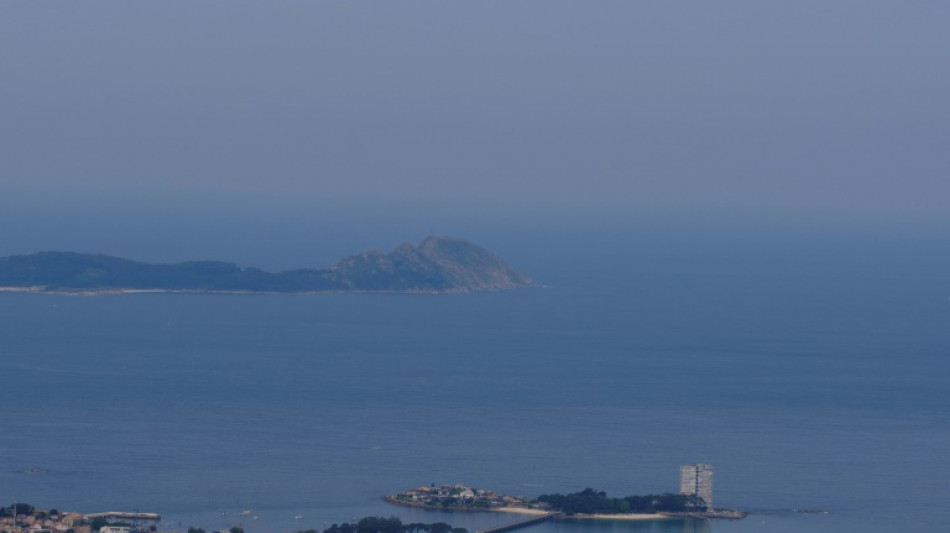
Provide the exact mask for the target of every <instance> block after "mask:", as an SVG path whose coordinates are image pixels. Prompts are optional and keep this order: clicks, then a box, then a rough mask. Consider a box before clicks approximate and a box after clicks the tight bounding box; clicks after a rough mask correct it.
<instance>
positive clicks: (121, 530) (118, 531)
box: [99, 526, 129, 533]
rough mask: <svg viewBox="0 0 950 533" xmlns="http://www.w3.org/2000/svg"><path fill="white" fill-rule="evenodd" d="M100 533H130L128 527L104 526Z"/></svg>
mask: <svg viewBox="0 0 950 533" xmlns="http://www.w3.org/2000/svg"><path fill="white" fill-rule="evenodd" d="M99 533H129V528H128V527H126V526H102V527H100V528H99Z"/></svg>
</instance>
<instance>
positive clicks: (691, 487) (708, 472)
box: [680, 463, 713, 510]
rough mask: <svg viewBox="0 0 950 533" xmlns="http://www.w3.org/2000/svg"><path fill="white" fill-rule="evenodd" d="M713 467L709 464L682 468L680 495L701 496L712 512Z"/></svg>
mask: <svg viewBox="0 0 950 533" xmlns="http://www.w3.org/2000/svg"><path fill="white" fill-rule="evenodd" d="M712 489H713V467H712V465H707V464H702V463H698V464H694V465H683V466H681V467H680V494H685V495H688V496H699V497H700V498H702V499H703V501H705V502H706V507H708V508H709V509H710V510H711V509H712V506H713V499H712Z"/></svg>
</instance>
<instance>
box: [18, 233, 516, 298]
mask: <svg viewBox="0 0 950 533" xmlns="http://www.w3.org/2000/svg"><path fill="white" fill-rule="evenodd" d="M533 285H534V282H533V281H532V280H531V279H530V278H528V277H525V276H523V275H521V274H519V273H518V272H517V271H515V269H513V268H512V267H511V266H510V265H508V263H506V262H505V261H504V260H502V259H501V258H500V257H498V256H497V255H495V254H493V253H492V252H490V251H488V250H486V249H484V248H482V247H480V246H476V245H475V244H472V243H470V242H468V241H466V240H463V239H456V238H450V237H429V238H427V239H425V240H424V241H422V243H420V244H419V245H418V246H413V245H412V244H409V243H406V244H402V245H400V246H398V247H397V248H396V249H395V250H393V251H392V252H389V253H388V254H385V253H382V252H378V251H375V250H371V251H367V252H363V253H360V254H357V255H352V256H349V257H346V258H344V259H342V260H340V261H339V262H338V263H337V264H335V265H333V266H332V267H330V268H324V269H299V270H287V271H283V272H276V273H275V272H265V271H263V270H260V269H257V268H240V267H238V266H237V265H235V264H233V263H225V262H219V261H193V262H186V263H177V264H150V263H142V262H138V261H132V260H129V259H122V258H119V257H112V256H108V255H103V254H84V253H75V252H39V253H32V254H27V255H14V256H9V257H4V258H0V287H4V288H6V290H18V291H34V292H120V291H183V292H284V293H298V292H405V293H412V292H423V293H426V292H428V293H435V292H468V291H491V290H504V289H514V288H518V287H529V286H533Z"/></svg>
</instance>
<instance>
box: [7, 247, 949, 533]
mask: <svg viewBox="0 0 950 533" xmlns="http://www.w3.org/2000/svg"><path fill="white" fill-rule="evenodd" d="M503 244H504V245H503V246H502V248H504V249H506V250H509V251H512V252H514V253H513V255H514V257H515V258H516V259H518V260H519V261H515V266H516V267H518V268H519V269H521V270H522V271H524V272H525V273H527V274H528V275H530V276H532V277H534V278H535V279H537V280H538V281H539V282H541V284H543V287H540V288H534V289H524V290H514V291H503V292H487V293H466V294H440V295H426V294H311V295H228V294H218V295H211V294H126V295H101V296H93V297H82V296H68V295H35V294H16V293H2V294H0V500H2V501H0V504H5V505H9V504H10V503H12V502H14V501H19V502H27V503H30V504H32V505H35V506H37V507H40V508H51V507H55V508H58V509H61V510H75V511H80V512H85V513H91V512H101V511H113V510H115V511H141V512H155V513H160V514H161V515H162V521H161V523H160V524H159V529H161V530H162V531H181V530H184V529H187V528H188V527H189V526H194V527H203V528H205V529H206V530H208V531H209V532H210V531H213V530H220V529H226V528H228V527H231V526H234V525H240V526H242V527H244V529H245V530H246V531H248V532H249V533H294V532H296V531H299V530H305V529H311V528H312V529H324V528H326V527H329V526H330V525H331V524H334V523H342V522H346V521H351V520H353V519H358V518H361V517H364V516H370V515H373V516H398V517H400V518H402V519H403V520H404V521H413V522H437V521H445V522H449V523H451V524H452V525H454V526H457V527H466V528H469V529H470V531H475V530H477V529H482V528H485V527H489V526H494V525H501V524H504V523H506V522H509V521H513V520H516V519H518V517H517V516H515V515H507V514H500V513H444V512H432V511H424V510H418V509H409V508H403V507H394V506H391V505H389V504H387V503H385V502H384V501H383V500H382V497H383V496H384V495H386V494H390V493H395V492H399V491H402V490H406V489H409V488H413V487H417V486H419V485H429V484H431V483H436V484H455V483H462V484H465V485H468V486H475V487H480V488H488V489H492V490H494V491H496V492H500V493H504V494H511V495H520V496H538V495H540V494H545V493H555V492H559V493H566V492H573V491H577V490H582V489H584V488H587V487H591V488H595V489H598V490H604V491H606V492H608V494H610V495H615V496H623V495H630V494H648V493H662V492H676V491H677V490H678V479H679V468H680V465H683V464H688V463H698V462H702V463H708V464H711V465H713V467H714V469H715V474H714V503H715V505H716V506H721V507H729V508H735V509H741V510H745V511H748V512H750V514H749V516H748V517H747V518H745V519H743V520H738V521H729V520H713V521H706V520H679V519H677V520H669V521H662V522H613V521H555V522H548V523H544V524H539V525H535V526H532V527H531V528H530V529H525V530H524V531H531V532H535V533H555V532H556V533H581V532H588V531H589V532H599V533H627V532H629V533H639V532H664V533H680V532H713V533H733V532H735V533H740V532H742V533H744V532H762V533H779V532H819V533H825V532H843V533H852V532H853V533H883V532H893V531H908V532H933V531H945V530H947V528H948V527H950V505H947V500H948V497H950V254H948V251H947V247H946V246H945V241H944V240H942V239H936V238H934V239H927V238H919V239H914V238H907V237H906V236H891V237H884V238H878V237H874V236H866V235H848V234H842V235H837V236H835V237H833V238H832V237H826V236H820V235H805V236H785V237H782V238H772V237H769V236H760V237H754V238H753V237H750V238H744V239H738V238H731V237H730V238H726V237H721V236H720V237H711V238H707V237H705V236H703V235H692V236H690V237H689V238H681V239H671V240H665V239H663V238H659V237H649V238H648V237H640V238H637V237H632V238H630V239H626V240H625V239H617V240H616V242H612V243H600V244H599V245H597V246H593V245H590V246H587V248H585V247H584V245H583V243H578V245H577V246H564V247H562V248H561V249H559V251H558V252H557V253H556V254H553V255H552V254H548V255H544V254H540V255H539V254H537V253H535V252H536V250H535V251H532V250H525V251H523V253H521V254H520V255H519V254H518V253H517V250H518V245H517V243H503ZM244 510H247V511H248V512H246V513H244V514H242V511H244Z"/></svg>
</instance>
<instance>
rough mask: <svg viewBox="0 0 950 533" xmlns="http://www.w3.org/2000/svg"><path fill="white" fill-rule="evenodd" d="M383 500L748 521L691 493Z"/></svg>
mask: <svg viewBox="0 0 950 533" xmlns="http://www.w3.org/2000/svg"><path fill="white" fill-rule="evenodd" d="M385 500H386V501H387V502H389V503H392V504H395V505H406V506H410V507H420V508H423V509H431V510H440V511H497V512H507V513H520V514H530V515H536V516H537V519H534V520H532V519H529V520H525V521H524V523H525V524H528V523H530V522H535V521H537V520H540V519H549V518H575V519H606V520H666V519H671V518H703V519H708V518H728V519H739V518H745V516H746V515H747V513H744V512H742V511H736V510H733V509H713V508H709V507H707V506H706V503H705V501H704V500H703V498H701V497H699V496H696V495H690V494H673V493H663V494H647V495H642V496H625V497H622V498H611V497H608V496H607V493H605V492H603V491H598V490H595V489H592V488H586V489H584V490H582V491H579V492H574V493H570V494H542V495H540V496H538V497H537V498H524V497H516V496H507V495H503V494H498V493H495V492H494V491H491V490H488V489H480V488H476V487H467V486H464V485H461V484H456V485H439V486H436V485H435V484H432V485H429V486H420V487H416V488H415V489H410V490H407V491H404V492H400V493H396V494H391V495H389V496H386V497H385Z"/></svg>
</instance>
